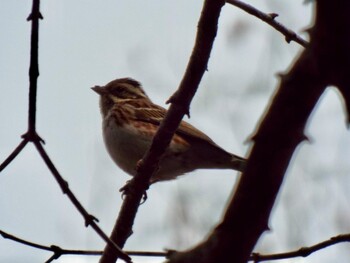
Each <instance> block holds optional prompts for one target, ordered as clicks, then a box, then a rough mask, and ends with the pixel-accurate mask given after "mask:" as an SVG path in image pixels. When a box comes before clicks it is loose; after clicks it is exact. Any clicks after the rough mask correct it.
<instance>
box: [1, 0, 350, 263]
mask: <svg viewBox="0 0 350 263" xmlns="http://www.w3.org/2000/svg"><path fill="white" fill-rule="evenodd" d="M249 3H250V4H252V5H254V6H255V7H257V8H259V9H261V10H264V11H266V12H268V13H272V12H273V13H278V14H279V17H278V21H280V22H282V23H283V24H285V25H286V26H288V27H289V28H291V29H293V30H295V31H296V32H298V33H299V34H300V35H301V36H302V37H304V38H307V35H306V34H305V33H303V32H304V31H305V29H307V28H308V27H310V25H311V23H312V11H313V6H312V4H308V5H305V4H303V2H302V1H288V2H283V4H282V3H281V2H280V1H278V0H271V1H250V2H249ZM201 8H202V1H188V0H179V1H176V3H175V2H170V1H160V0H148V1H135V0H128V1H121V0H119V1H116V0H106V1H104V2H103V3H101V2H97V1H91V0H85V1H79V0H75V1H67V0H62V1H53V0H47V1H42V3H41V12H42V15H43V17H44V19H43V20H41V21H40V33H39V34H40V36H39V39H40V43H39V63H40V65H39V67H40V76H39V80H38V98H37V131H38V133H39V135H40V136H41V137H42V138H43V139H44V140H45V142H46V144H45V149H46V150H47V152H48V154H49V156H50V157H51V158H52V160H53V162H54V164H55V165H56V167H57V169H58V170H59V172H60V173H61V174H62V176H63V177H64V178H65V179H66V180H67V181H68V182H69V186H70V188H71V190H72V191H73V192H74V193H75V194H76V196H77V197H78V199H79V200H80V201H81V203H82V204H83V205H84V206H85V208H86V209H87V210H88V211H89V212H90V213H92V214H93V215H95V216H96V217H97V218H98V219H99V220H100V223H99V225H100V226H101V228H102V229H103V230H104V231H105V232H106V233H110V232H111V230H112V227H113V225H114V221H115V218H116V216H117V215H118V211H119V209H120V205H121V203H122V200H121V196H120V193H119V191H118V189H119V188H120V187H122V186H123V185H124V183H125V182H126V181H127V180H128V179H129V177H128V175H126V174H124V173H123V172H122V171H121V170H120V169H119V168H117V167H116V165H115V164H114V163H113V162H112V161H111V159H110V157H109V156H108V154H107V152H106V150H105V148H104V145H103V141H102V136H101V116H100V113H99V108H98V97H97V95H96V94H95V93H94V92H93V91H91V89H90V87H92V86H94V85H104V84H106V83H107V82H109V81H111V80H113V79H116V78H121V77H133V78H135V79H137V80H138V81H140V82H141V83H142V84H143V87H144V88H145V90H146V91H147V93H148V95H149V96H150V97H151V98H152V100H153V101H154V102H155V103H157V104H160V105H162V106H165V107H167V106H166V105H165V101H166V100H167V99H168V98H169V97H170V96H171V94H172V93H173V92H174V91H175V90H176V88H177V86H178V84H179V83H180V81H181V78H182V76H183V73H184V71H185V68H186V65H187V62H188V59H189V55H190V53H191V50H192V47H193V43H194V39H195V33H196V26H197V22H198V18H199V15H200V11H201ZM30 10H31V1H26V2H25V3H23V1H20V0H11V1H2V3H1V8H0V20H1V21H0V31H1V32H2V34H1V38H2V39H1V49H0V57H1V60H0V87H1V89H2V96H1V97H0V119H1V124H0V125H1V126H0V162H1V161H2V160H4V159H5V158H6V157H7V156H8V154H10V152H11V151H12V150H13V149H14V148H15V147H16V146H17V145H18V143H19V142H20V136H21V135H22V134H24V133H25V131H26V128H27V110H28V87H29V82H28V68H29V52H30V50H29V43H30V23H28V22H27V21H26V18H27V16H28V15H29V13H30ZM301 50H302V48H301V47H300V46H299V45H298V44H296V43H290V44H288V43H286V42H285V40H284V37H283V36H282V35H281V34H279V33H278V32H276V31H275V30H274V29H272V28H270V27H269V26H268V25H266V24H264V23H263V22H261V21H259V20H257V19H256V18H254V17H251V16H249V15H248V14H246V13H244V12H243V11H241V10H239V9H237V8H235V7H233V6H231V5H229V4H226V5H225V6H224V8H223V11H222V15H221V17H220V23H219V31H218V35H217V38H216V40H215V44H214V48H213V51H212V54H211V58H210V61H209V65H208V71H207V72H206V73H205V75H204V77H203V80H202V82H201V85H200V87H199V90H198V92H197V94H196V97H195V98H194V100H193V103H192V105H191V119H190V120H188V121H189V122H190V123H191V124H193V125H195V126H196V127H198V128H199V129H201V130H202V131H204V132H205V133H206V134H207V135H209V136H210V137H211V138H212V139H213V140H214V141H215V142H216V143H217V144H219V145H221V146H222V147H223V148H225V149H226V150H228V151H231V152H234V153H235V154H238V155H241V156H246V155H247V153H248V151H249V149H250V147H251V144H250V142H249V136H251V135H252V134H253V132H254V131H255V129H256V127H257V124H258V123H259V121H260V120H261V117H262V116H263V113H264V111H265V110H266V108H267V106H268V104H269V101H270V99H271V96H273V94H274V92H275V89H276V87H277V85H278V78H277V77H276V76H277V74H278V73H280V72H286V71H287V70H288V68H289V67H290V65H292V63H293V61H295V59H296V58H297V56H298V54H299V53H300V52H301ZM306 134H307V135H308V137H309V138H310V141H309V142H304V143H302V144H301V145H300V147H299V148H298V149H297V151H296V153H295V156H294V159H293V161H292V163H291V165H290V168H289V170H288V173H287V175H286V178H285V181H284V184H283V187H282V189H281V192H280V194H279V196H278V200H277V202H276V205H275V207H274V210H273V213H272V215H271V218H270V228H271V231H269V232H267V233H265V234H264V235H263V237H262V238H261V239H260V241H259V243H258V245H257V247H256V249H255V251H257V252H260V253H273V252H283V251H288V250H292V249H297V248H300V247H302V246H308V245H312V244H315V243H318V242H320V241H322V240H325V239H328V238H330V237H331V236H335V235H338V234H340V233H347V232H349V231H350V226H349V225H348V222H349V219H350V214H349V213H348V212H347V210H348V200H349V199H350V193H349V192H348V191H347V187H346V186H347V185H348V184H349V180H350V179H349V177H348V174H349V171H350V165H349V162H348V156H350V152H349V151H350V150H349V149H350V147H349V145H350V139H349V132H348V130H347V129H346V125H345V116H344V113H343V108H342V100H341V99H340V96H339V93H338V92H337V90H336V89H334V88H329V89H327V91H326V92H325V94H324V96H323V97H322V98H321V99H320V102H319V105H318V107H317V109H316V110H315V111H314V113H313V116H312V117H311V119H310V120H309V125H308V127H307V130H306ZM237 178H238V176H237V173H233V172H232V171H226V170H225V171H224V170H221V171H220V170H210V171H203V170H201V171H196V172H193V173H191V174H188V175H185V176H183V177H181V178H179V179H178V180H176V181H171V182H165V183H159V184H155V185H154V186H152V187H151V189H150V190H149V192H148V197H149V198H148V200H147V202H146V203H145V204H143V205H142V206H141V208H140V211H139V213H138V215H137V218H136V222H135V226H134V234H133V236H132V237H131V238H130V239H129V240H128V242H127V244H126V247H125V248H126V249H128V250H151V251H161V250H163V249H164V248H171V249H185V248H188V247H190V246H193V245H195V244H197V243H198V242H200V241H201V240H202V239H203V238H204V237H205V236H206V235H207V234H208V233H209V231H210V230H211V229H212V228H214V227H215V225H216V224H217V222H219V220H220V218H221V216H222V215H223V213H224V209H225V207H226V205H227V202H228V200H229V197H230V195H231V191H232V189H233V188H234V185H235V183H236V182H237ZM0 209H1V217H0V229H1V230H3V231H6V232H9V233H11V234H13V235H16V236H18V237H21V238H24V239H27V240H31V241H33V242H37V243H40V244H46V245H52V244H55V245H58V246H61V247H63V248H71V249H94V250H96V249H102V248H103V247H104V244H103V241H102V240H101V239H100V238H99V237H98V236H97V235H96V233H94V231H93V230H92V229H86V228H85V227H84V221H83V219H82V217H81V216H80V214H79V213H78V212H77V211H76V210H75V208H74V207H73V205H72V204H71V203H70V202H69V200H68V199H67V197H66V196H64V195H63V194H62V192H61V190H60V188H59V186H58V185H57V183H56V182H55V180H54V178H53V177H52V176H51V174H50V173H49V171H48V169H47V168H46V167H45V165H44V163H43V162H42V160H41V159H40V156H39V154H38V153H37V152H36V150H35V148H34V147H33V146H32V145H28V146H27V147H26V148H25V149H24V150H23V152H22V153H21V154H20V155H19V156H18V157H17V158H16V159H15V160H14V161H13V162H12V163H11V164H10V165H9V166H8V167H7V168H6V169H5V170H4V171H3V172H2V173H1V174H0ZM19 252H20V253H19ZM49 257H50V254H49V253H47V252H44V251H39V250H36V249H33V248H29V247H25V246H23V245H21V244H16V243H14V242H12V241H9V240H5V239H0V261H1V262H24V260H25V262H44V261H45V260H47V259H48V258H49ZM349 257H350V254H349V252H348V249H347V247H346V245H337V246H334V247H332V248H328V249H326V250H324V251H322V252H318V253H316V254H315V255H312V256H310V257H307V258H305V259H291V260H285V261H283V262H288V263H295V262H308V263H309V262H312V263H313V262H321V263H322V262H335V260H334V259H336V261H337V262H345V261H348V259H349ZM96 261H97V259H96V258H92V257H85V256H63V257H61V258H60V259H59V260H57V262H79V263H80V262H96ZM134 261H135V262H161V260H160V259H144V258H135V260H134ZM281 262H282V261H281Z"/></svg>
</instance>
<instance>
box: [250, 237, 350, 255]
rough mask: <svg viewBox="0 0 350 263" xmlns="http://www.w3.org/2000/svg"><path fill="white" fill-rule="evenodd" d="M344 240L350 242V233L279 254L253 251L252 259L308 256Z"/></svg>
mask: <svg viewBox="0 0 350 263" xmlns="http://www.w3.org/2000/svg"><path fill="white" fill-rule="evenodd" d="M342 242H350V234H343V235H338V236H335V237H331V238H330V239H328V240H325V241H323V242H320V243H318V244H315V245H313V246H309V247H302V248H300V249H297V250H294V251H290V252H286V253H278V254H270V255H261V254H259V253H253V255H252V256H251V257H250V259H249V260H250V261H254V262H261V261H266V260H278V259H286V258H295V257H307V256H309V255H310V254H312V253H314V252H316V251H318V250H321V249H324V248H326V247H329V246H333V245H335V244H338V243H342Z"/></svg>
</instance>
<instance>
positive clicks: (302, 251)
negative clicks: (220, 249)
mask: <svg viewBox="0 0 350 263" xmlns="http://www.w3.org/2000/svg"><path fill="white" fill-rule="evenodd" d="M0 235H1V236H2V237H3V238H5V239H10V240H12V241H14V242H17V243H20V244H23V245H26V246H29V247H33V248H36V249H41V250H46V251H50V252H53V255H52V256H51V257H50V259H49V260H47V261H46V262H51V261H53V260H55V259H58V258H59V257H60V256H62V255H86V256H99V255H102V253H103V251H100V250H81V249H64V248H61V247H59V246H56V245H51V246H45V245H41V244H38V243H34V242H31V241H27V240H24V239H22V238H19V237H16V236H14V235H11V234H9V233H6V232H5V231H2V230H0ZM343 242H350V234H342V235H338V236H334V237H331V238H330V239H328V240H325V241H322V242H320V243H318V244H315V245H312V246H309V247H302V248H299V249H297V250H294V251H289V252H284V253H276V254H265V255H264V254H260V253H253V254H252V255H251V256H250V257H249V261H254V262H262V261H267V260H280V259H288V258H294V257H307V256H309V255H311V254H312V253H315V252H317V251H319V250H321V249H324V248H327V247H330V246H333V245H336V244H338V243H343ZM174 252H175V251H170V250H169V251H168V252H150V251H125V253H127V254H128V255H130V256H141V257H170V256H171V254H172V253H174Z"/></svg>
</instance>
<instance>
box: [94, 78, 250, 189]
mask: <svg viewBox="0 0 350 263" xmlns="http://www.w3.org/2000/svg"><path fill="white" fill-rule="evenodd" d="M91 89H92V90H93V91H95V92H96V93H97V94H98V95H99V97H100V100H99V104H100V111H101V115H102V134H103V140H104V143H105V146H106V148H107V151H108V153H109V155H110V157H111V158H112V159H113V161H114V162H115V163H116V164H117V166H119V167H120V168H121V169H122V170H123V171H125V172H126V173H127V174H129V175H131V176H135V175H136V169H137V164H138V162H139V161H140V160H141V159H142V158H143V156H144V154H145V153H146V151H147V150H148V148H149V147H150V145H151V143H152V139H153V137H154V135H155V134H156V132H157V129H158V127H159V126H160V123H161V122H162V120H163V119H164V117H165V115H166V113H167V110H166V109H164V108H163V107H161V106H159V105H157V104H155V103H153V102H152V101H151V99H150V98H149V97H148V96H147V94H146V92H145V91H144V89H143V87H142V85H141V83H140V82H138V81H136V80H134V79H132V78H119V79H115V80H113V81H111V82H109V83H108V84H106V85H105V86H94V87H92V88H91ZM246 163H247V161H246V159H244V158H242V157H239V156H238V155H235V154H232V153H230V152H227V151H226V150H224V149H223V148H221V147H220V146H219V145H217V144H216V143H215V142H214V141H213V140H212V139H210V138H209V136H207V135H206V134H205V133H203V132H202V131H200V130H199V129H197V128H195V127H194V126H192V125H191V124H189V123H188V122H186V121H184V120H182V121H181V123H180V125H179V127H178V128H177V130H176V131H175V134H174V135H173V137H172V139H171V142H170V144H169V146H168V148H167V149H166V151H165V153H164V154H163V156H162V157H161V159H160V161H159V167H158V170H157V171H156V172H155V174H154V175H152V177H151V179H150V184H153V183H155V182H159V181H167V180H172V179H175V178H177V177H178V176H180V175H183V174H186V173H189V172H191V171H194V170H197V169H233V170H237V171H239V172H243V171H244V168H245V166H246Z"/></svg>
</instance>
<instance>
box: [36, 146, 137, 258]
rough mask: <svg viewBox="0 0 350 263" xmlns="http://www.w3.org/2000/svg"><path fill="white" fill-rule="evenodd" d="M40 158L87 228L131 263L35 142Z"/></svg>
mask: <svg viewBox="0 0 350 263" xmlns="http://www.w3.org/2000/svg"><path fill="white" fill-rule="evenodd" d="M34 144H35V146H36V148H37V150H38V152H39V154H40V156H41V157H42V158H43V160H44V162H45V164H46V165H47V167H48V168H49V170H50V171H51V173H52V175H53V176H54V177H55V179H56V181H57V183H58V184H59V186H60V187H61V189H62V192H63V193H64V194H66V195H67V196H68V198H69V200H70V201H71V202H72V203H73V205H74V206H75V207H76V208H77V210H78V211H79V212H80V214H81V215H82V216H83V217H84V219H85V226H86V227H88V226H91V227H92V228H93V229H94V230H95V231H96V233H97V234H98V235H99V236H100V237H101V238H102V239H103V240H104V241H105V242H106V243H107V244H108V245H109V246H111V249H112V250H113V251H114V253H116V254H118V257H120V258H121V259H123V260H124V261H126V262H131V258H130V257H129V256H128V255H126V254H125V253H124V252H123V251H122V250H121V249H120V248H119V246H118V245H117V244H115V242H113V241H112V240H111V239H109V238H108V236H107V235H106V234H105V233H104V232H103V231H102V229H101V228H100V227H99V226H98V225H97V224H96V222H95V221H98V220H97V218H96V217H94V216H93V215H91V214H89V213H88V212H87V211H86V209H85V208H84V207H83V206H82V205H81V203H80V202H79V201H78V199H77V198H76V197H75V195H74V194H73V192H72V191H71V190H70V189H69V186H68V183H67V181H65V180H64V179H63V178H62V176H61V175H60V173H59V172H58V170H57V169H56V167H55V166H54V164H53V163H52V161H51V159H50V157H49V156H48V155H47V153H46V151H45V149H44V148H43V147H42V145H41V143H40V142H39V141H35V142H34Z"/></svg>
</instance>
